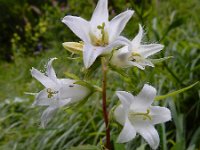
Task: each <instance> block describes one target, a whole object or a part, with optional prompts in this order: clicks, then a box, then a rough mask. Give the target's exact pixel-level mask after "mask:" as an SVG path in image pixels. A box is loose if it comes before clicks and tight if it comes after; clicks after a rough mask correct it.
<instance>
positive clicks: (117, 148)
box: [114, 142, 125, 150]
mask: <svg viewBox="0 0 200 150" xmlns="http://www.w3.org/2000/svg"><path fill="white" fill-rule="evenodd" d="M114 147H115V149H114V150H125V146H124V144H120V143H116V142H115V144H114Z"/></svg>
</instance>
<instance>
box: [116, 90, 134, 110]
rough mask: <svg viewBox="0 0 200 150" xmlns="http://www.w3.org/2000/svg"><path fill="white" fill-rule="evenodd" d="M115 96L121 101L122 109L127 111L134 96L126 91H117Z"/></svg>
mask: <svg viewBox="0 0 200 150" xmlns="http://www.w3.org/2000/svg"><path fill="white" fill-rule="evenodd" d="M116 94H117V96H118V98H119V100H120V101H121V103H122V105H123V107H124V108H125V109H128V108H129V106H130V105H131V104H132V102H133V100H134V96H133V95H132V94H130V93H128V92H126V91H117V92H116Z"/></svg>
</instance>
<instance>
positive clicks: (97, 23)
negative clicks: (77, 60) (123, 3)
mask: <svg viewBox="0 0 200 150" xmlns="http://www.w3.org/2000/svg"><path fill="white" fill-rule="evenodd" d="M132 15H133V11H131V10H127V11H125V12H123V13H121V14H119V15H117V16H116V17H114V18H113V19H112V20H111V21H109V20H108V19H109V18H108V17H109V15H108V0H99V1H98V4H97V6H96V8H95V10H94V12H93V15H92V18H91V20H90V21H87V20H85V19H83V18H81V17H76V16H70V15H68V16H65V17H64V18H63V20H62V22H63V23H65V24H66V25H67V26H68V27H69V28H70V29H71V30H72V31H73V32H74V33H75V34H76V35H77V36H78V37H79V38H80V39H81V40H82V41H83V42H84V47H83V60H84V65H85V67H86V68H89V67H90V66H91V65H92V64H93V63H94V61H95V60H96V58H97V57H98V56H99V55H102V54H107V53H109V52H111V51H112V48H113V47H115V46H119V45H125V43H126V42H127V40H126V39H125V38H123V37H120V36H119V35H120V33H121V32H122V30H123V29H124V27H125V25H126V23H127V22H128V21H129V19H130V18H131V16H132Z"/></svg>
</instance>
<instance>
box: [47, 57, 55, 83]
mask: <svg viewBox="0 0 200 150" xmlns="http://www.w3.org/2000/svg"><path fill="white" fill-rule="evenodd" d="M55 59H57V58H51V59H50V60H49V62H48V64H47V75H48V77H49V78H51V79H52V80H54V81H55V82H57V77H56V73H55V71H54V69H53V67H52V62H53V61H54V60H55Z"/></svg>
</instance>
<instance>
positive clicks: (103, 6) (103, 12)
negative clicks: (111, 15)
mask: <svg viewBox="0 0 200 150" xmlns="http://www.w3.org/2000/svg"><path fill="white" fill-rule="evenodd" d="M107 22H108V0H99V1H98V4H97V6H96V8H95V10H94V12H93V15H92V18H91V23H92V25H93V27H95V28H96V27H97V26H98V25H102V23H107Z"/></svg>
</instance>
